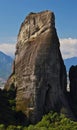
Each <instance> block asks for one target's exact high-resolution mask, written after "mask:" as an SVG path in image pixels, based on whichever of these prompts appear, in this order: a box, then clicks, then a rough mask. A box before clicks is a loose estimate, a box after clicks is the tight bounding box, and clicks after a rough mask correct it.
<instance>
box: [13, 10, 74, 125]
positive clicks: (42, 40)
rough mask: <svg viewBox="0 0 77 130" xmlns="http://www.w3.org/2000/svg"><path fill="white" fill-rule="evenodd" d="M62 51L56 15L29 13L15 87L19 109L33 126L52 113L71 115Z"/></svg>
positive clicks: (19, 41) (23, 28) (19, 43)
mask: <svg viewBox="0 0 77 130" xmlns="http://www.w3.org/2000/svg"><path fill="white" fill-rule="evenodd" d="M59 47H60V43H59V39H58V36H57V33H56V29H55V16H54V14H53V12H50V11H44V12H40V13H30V14H29V15H28V16H27V17H26V19H25V20H24V22H23V23H22V25H21V27H20V30H19V34H18V39H17V46H16V56H15V67H14V69H15V70H14V73H15V83H14V84H15V87H16V89H17V95H16V108H17V110H18V111H20V110H21V111H23V112H24V113H25V114H26V115H27V117H28V118H29V119H30V121H31V122H32V123H36V122H37V121H39V120H40V119H41V117H42V116H43V115H44V114H46V113H48V112H50V111H57V112H65V114H67V115H70V113H71V115H72V112H71V110H70V107H69V105H68V101H67V97H66V93H67V91H66V86H67V80H66V77H67V76H66V68H65V65H64V62H63V59H62V56H61V53H60V49H59ZM72 117H73V115H72Z"/></svg>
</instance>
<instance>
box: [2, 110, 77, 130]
mask: <svg viewBox="0 0 77 130" xmlns="http://www.w3.org/2000/svg"><path fill="white" fill-rule="evenodd" d="M0 130H77V122H74V121H71V120H70V119H68V118H66V117H65V116H64V115H63V114H61V115H59V114H57V113H53V112H51V113H49V114H48V115H45V116H44V117H43V118H42V120H41V121H40V122H38V123H37V124H36V125H29V126H28V127H26V126H21V125H18V126H17V125H9V126H7V127H6V126H5V125H3V124H1V125H0Z"/></svg>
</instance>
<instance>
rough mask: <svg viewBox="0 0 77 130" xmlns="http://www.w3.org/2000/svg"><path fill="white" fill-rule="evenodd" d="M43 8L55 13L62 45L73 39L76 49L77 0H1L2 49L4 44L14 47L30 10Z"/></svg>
mask: <svg viewBox="0 0 77 130" xmlns="http://www.w3.org/2000/svg"><path fill="white" fill-rule="evenodd" d="M43 10H51V11H53V12H54V13H55V18H56V20H55V22H56V28H57V33H58V36H59V38H60V41H61V43H62V45H61V46H63V47H64V46H65V45H64V44H66V43H67V42H68V43H69V44H70V45H71V44H72V43H71V42H72V41H73V43H74V44H75V45H74V46H72V48H74V49H75V48H76V45H77V41H76V40H77V13H76V12H77V0H0V50H2V44H4V45H6V44H9V47H10V46H11V47H12V44H14V43H16V38H17V34H18V31H19V28H20V25H21V23H22V22H23V20H24V19H25V17H26V16H27V15H28V14H29V13H30V12H40V11H43ZM70 41H71V42H70ZM70 45H69V46H70ZM6 46H7V45H6ZM6 46H4V48H5V50H7V47H6ZM70 48H71V47H70ZM14 49H15V48H13V51H14ZM10 51H12V49H11V50H10ZM63 51H64V50H63ZM73 51H74V50H73ZM75 51H76V50H75ZM62 53H63V52H62ZM64 53H66V52H64ZM67 53H68V52H67ZM72 56H74V55H72ZM72 56H71V57H72ZM67 57H69V56H66V58H67Z"/></svg>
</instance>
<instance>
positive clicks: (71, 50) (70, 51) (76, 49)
mask: <svg viewBox="0 0 77 130" xmlns="http://www.w3.org/2000/svg"><path fill="white" fill-rule="evenodd" d="M60 49H61V52H62V56H63V58H64V59H66V58H70V57H76V56H77V39H73V38H64V39H60Z"/></svg>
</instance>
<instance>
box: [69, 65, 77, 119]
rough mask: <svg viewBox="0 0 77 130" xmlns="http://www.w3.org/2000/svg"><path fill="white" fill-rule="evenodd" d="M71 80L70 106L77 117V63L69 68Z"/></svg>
mask: <svg viewBox="0 0 77 130" xmlns="http://www.w3.org/2000/svg"><path fill="white" fill-rule="evenodd" d="M69 80H70V93H69V98H70V106H71V109H72V111H73V113H74V115H75V116H76V117H77V65H76V66H71V67H70V70H69Z"/></svg>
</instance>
